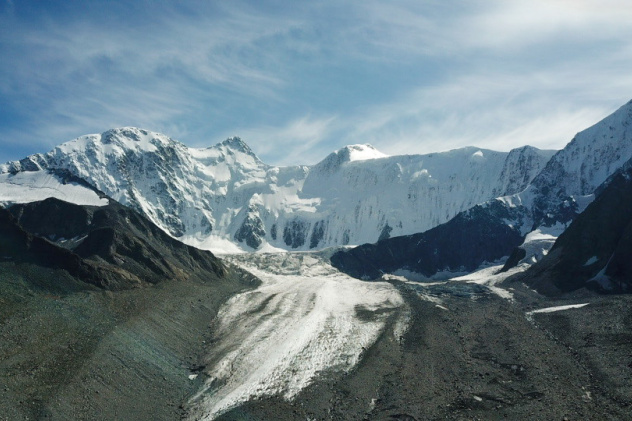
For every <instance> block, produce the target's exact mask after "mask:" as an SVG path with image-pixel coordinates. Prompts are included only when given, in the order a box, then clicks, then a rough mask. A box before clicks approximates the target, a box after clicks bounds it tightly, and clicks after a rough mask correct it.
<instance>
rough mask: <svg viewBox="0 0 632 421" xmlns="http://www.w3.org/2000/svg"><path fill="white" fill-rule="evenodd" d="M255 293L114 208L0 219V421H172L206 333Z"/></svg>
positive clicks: (60, 205)
mask: <svg viewBox="0 0 632 421" xmlns="http://www.w3.org/2000/svg"><path fill="white" fill-rule="evenodd" d="M34 234H39V235H41V236H45V237H46V239H45V238H43V237H40V236H37V235H34ZM53 240H54V241H53ZM61 245H65V246H66V247H62V246H61ZM256 284H257V281H256V280H255V279H254V278H253V277H252V276H250V275H248V274H245V273H242V272H239V271H237V270H235V269H234V268H231V267H226V266H225V265H223V264H222V263H221V262H220V261H219V260H218V259H217V258H215V257H214V256H213V255H212V254H211V253H210V252H204V251H199V250H196V249H193V248H190V247H188V246H186V245H184V244H181V243H179V242H177V241H175V240H173V239H171V238H170V237H168V236H166V235H165V234H164V233H163V232H162V231H160V230H159V229H158V228H156V227H155V226H154V225H153V224H151V223H150V222H149V221H148V220H147V219H145V218H144V217H142V216H141V215H139V214H137V213H136V212H134V211H131V210H129V209H127V208H125V207H122V206H120V205H118V204H116V203H111V204H110V205H109V206H106V207H102V208H91V207H83V206H76V205H71V204H68V203H64V202H60V201H57V200H46V201H44V202H39V203H33V204H29V205H19V206H15V207H13V208H11V212H9V211H7V210H4V209H0V419H11V420H22V419H54V420H69V419H73V420H112V419H135V420H174V419H179V418H180V417H181V415H182V410H181V405H183V404H184V403H185V401H186V400H187V399H188V397H189V396H191V395H192V394H193V393H195V391H196V390H197V389H198V387H199V386H200V383H199V382H200V381H201V379H200V380H195V379H194V380H191V379H190V378H189V376H190V375H192V374H195V372H196V370H198V369H199V361H201V360H202V358H201V357H202V355H204V354H205V353H206V352H207V351H208V344H207V342H208V341H209V340H210V333H211V332H210V328H209V324H210V323H211V322H212V320H213V319H214V317H215V315H216V313H217V311H218V309H219V307H220V306H221V304H222V303H224V302H225V301H226V300H227V299H228V298H229V297H230V296H231V295H232V294H235V293H236V292H239V291H241V290H243V289H245V288H249V287H253V286H255V285H256Z"/></svg>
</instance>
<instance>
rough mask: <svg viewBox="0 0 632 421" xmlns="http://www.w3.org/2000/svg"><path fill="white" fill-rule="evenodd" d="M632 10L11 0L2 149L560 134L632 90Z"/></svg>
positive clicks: (509, 4)
mask: <svg viewBox="0 0 632 421" xmlns="http://www.w3.org/2000/svg"><path fill="white" fill-rule="evenodd" d="M631 19H632V7H631V6H630V5H628V4H627V2H624V1H621V0H604V1H596V0H573V1H570V0H547V1H544V0H532V1H526V0H485V1H483V0H463V1H460V2H458V4H457V3H454V2H440V1H424V2H419V1H413V0H402V1H398V2H395V3H393V2H381V1H376V0H365V1H357V2H356V1H352V2H337V1H333V0H324V1H319V2H305V3H295V4H294V5H293V7H291V8H290V7H283V6H282V5H280V4H278V3H277V2H274V1H257V2H254V1H235V2H204V1H196V0H188V1H173V2H171V1H166V2H160V3H155V2H147V1H139V2H133V3H131V2H123V1H111V2H107V3H105V2H87V3H85V4H82V6H81V7H79V6H78V5H77V4H75V3H71V2H64V1H57V0H51V1H50V2H46V3H41V2H36V1H32V0H24V1H21V2H15V3H12V2H7V1H5V2H4V3H2V5H0V54H1V55H2V57H3V60H2V61H0V104H1V106H2V112H1V113H0V144H1V145H2V148H0V160H6V159H18V158H20V157H21V156H23V155H25V154H26V153H32V152H35V151H42V150H46V149H48V148H50V147H52V146H53V145H55V144H57V143H60V142H63V141H65V140H68V139H71V138H73V137H75V136H78V135H81V134H85V133H93V132H98V131H103V130H107V129H109V128H111V127H113V126H120V125H133V126H141V127H145V128H148V129H151V130H158V131H163V132H165V133H166V134H168V135H170V136H172V137H175V138H177V139H179V140H181V141H183V142H185V143H187V144H190V145H192V146H201V145H208V144H213V143H216V142H219V141H221V140H222V139H223V137H224V136H226V135H227V134H231V135H233V134H234V135H240V136H241V137H242V138H244V140H246V142H248V143H249V144H251V146H252V147H253V149H254V150H255V152H257V153H258V154H259V155H261V156H262V158H264V160H266V161H267V162H270V163H273V164H290V163H313V162H316V161H318V160H320V159H322V158H323V157H324V156H325V155H326V154H327V153H329V152H330V151H332V150H335V149H337V148H340V147H342V146H344V144H348V143H365V142H368V143H373V144H374V145H375V146H377V147H378V148H380V149H382V150H383V151H384V152H386V153H391V154H393V153H404V152H406V153H421V152H429V151H433V150H445V149H451V148H455V147H459V146H464V145H479V146H481V147H491V148H496V149H509V148H511V147H516V146H521V145H523V144H525V143H530V144H533V145H535V146H539V147H544V148H559V147H562V146H563V145H564V143H566V142H567V141H569V140H570V138H571V137H572V135H573V134H574V133H575V132H576V131H579V130H581V129H583V128H585V127H587V126H589V125H591V124H592V123H594V122H596V120H597V119H599V118H601V117H603V116H605V115H606V114H607V113H609V112H612V111H613V110H614V109H616V108H617V107H618V106H619V105H622V104H623V103H624V102H625V101H627V100H629V99H630V97H631V96H632V94H631V92H632V78H631V77H629V76H628V75H630V74H632V72H630V68H631V67H632V54H631V53H632V26H630V25H629V22H630V20H631ZM20 145H21V146H20ZM21 151H22V152H21ZM16 154H17V156H16Z"/></svg>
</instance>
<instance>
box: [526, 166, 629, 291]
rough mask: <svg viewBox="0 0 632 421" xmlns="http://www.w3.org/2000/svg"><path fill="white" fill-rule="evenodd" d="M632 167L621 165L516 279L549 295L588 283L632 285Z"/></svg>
mask: <svg viewBox="0 0 632 421" xmlns="http://www.w3.org/2000/svg"><path fill="white" fill-rule="evenodd" d="M630 256H632V170H629V169H628V170H621V171H619V172H618V173H616V174H615V175H614V176H613V177H612V178H611V179H609V180H608V181H607V182H606V183H605V185H604V186H603V187H602V188H600V191H599V192H598V197H597V198H596V199H595V201H594V202H592V203H591V204H590V205H589V206H588V207H587V208H586V210H585V211H584V212H582V213H581V214H580V215H579V216H578V217H577V218H576V219H575V220H574V221H573V223H571V225H570V226H569V227H568V228H567V229H566V230H565V231H564V232H563V233H562V234H561V235H560V236H559V238H558V239H557V241H556V242H555V244H554V245H553V248H552V249H551V251H550V252H549V253H548V254H547V255H546V256H545V257H544V258H543V259H542V260H541V261H540V262H538V263H537V264H535V265H533V266H532V267H531V268H529V270H528V271H527V272H526V273H524V274H521V275H518V276H517V277H516V279H519V280H521V281H523V282H525V283H527V284H528V285H530V286H532V287H534V288H535V289H537V290H538V291H539V292H541V293H544V294H547V295H557V294H561V293H567V292H570V291H574V290H577V289H580V288H583V287H588V288H592V289H597V290H599V291H601V292H616V293H621V292H630V291H632V259H631V258H630Z"/></svg>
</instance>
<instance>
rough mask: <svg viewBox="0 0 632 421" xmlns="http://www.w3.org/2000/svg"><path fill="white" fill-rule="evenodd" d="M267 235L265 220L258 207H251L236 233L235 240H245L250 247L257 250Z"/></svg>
mask: <svg viewBox="0 0 632 421" xmlns="http://www.w3.org/2000/svg"><path fill="white" fill-rule="evenodd" d="M265 235H266V231H265V229H264V226H263V221H262V220H261V218H260V217H259V215H258V214H257V212H256V209H255V208H254V207H250V208H249V209H248V214H247V215H246V218H245V219H244V222H243V223H242V224H241V227H239V229H238V230H237V232H236V233H235V240H237V241H239V242H240V243H243V242H245V243H246V244H247V245H248V247H250V248H252V249H255V250H256V249H258V248H259V246H261V243H262V242H263V238H264V237H265Z"/></svg>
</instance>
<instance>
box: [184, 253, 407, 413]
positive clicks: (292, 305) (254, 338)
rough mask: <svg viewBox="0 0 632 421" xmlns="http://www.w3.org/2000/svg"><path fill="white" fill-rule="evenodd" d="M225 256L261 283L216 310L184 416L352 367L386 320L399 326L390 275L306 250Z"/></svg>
mask: <svg viewBox="0 0 632 421" xmlns="http://www.w3.org/2000/svg"><path fill="white" fill-rule="evenodd" d="M225 258H226V260H228V261H232V263H235V264H237V265H239V266H241V267H243V268H244V269H246V270H248V271H250V272H251V273H253V274H254V275H256V276H258V277H259V278H260V279H261V280H262V282H263V284H262V285H261V286H260V287H259V288H257V289H256V290H254V291H249V292H246V293H243V294H239V295H237V296H235V297H233V298H232V299H231V300H229V301H228V302H227V303H226V304H225V305H224V306H223V307H222V309H221V310H220V313H219V315H218V318H217V320H218V322H217V324H216V326H215V338H214V341H213V347H212V350H211V353H210V354H209V355H208V356H207V364H206V369H205V374H206V375H207V376H208V378H207V379H206V381H205V383H204V386H203V388H202V389H201V390H200V391H199V393H198V394H197V395H196V396H194V397H193V398H192V400H191V401H190V404H191V407H192V411H191V419H196V420H199V419H202V420H212V419H214V418H215V417H216V416H218V415H220V414H222V413H224V412H226V411H227V410H229V409H231V408H233V407H235V406H237V405H239V404H240V403H243V402H246V401H248V400H250V399H253V398H258V397H263V396H271V395H281V396H283V397H284V398H286V399H292V398H293V397H294V396H296V395H297V394H298V393H299V392H300V391H301V390H302V389H303V388H305V387H306V386H308V385H309V384H310V383H311V382H312V381H313V380H314V379H315V378H316V377H317V376H318V375H319V373H321V372H324V371H325V370H334V371H337V372H345V371H348V370H350V369H352V368H353V367H354V366H355V365H356V364H357V363H358V361H359V360H360V358H361V357H362V353H363V352H364V350H366V349H367V348H368V347H370V346H371V345H372V344H373V343H374V342H375V341H376V340H377V338H378V337H379V335H380V334H381V333H382V332H383V331H384V330H385V329H386V328H387V326H395V328H394V329H393V331H392V334H393V335H394V336H395V337H396V338H399V336H400V335H402V334H403V332H404V329H405V323H406V320H407V311H406V309H405V306H404V300H403V299H402V297H401V296H400V294H399V292H398V291H397V289H396V288H395V287H393V286H392V285H391V284H389V283H386V282H373V283H370V282H363V281H359V280H357V279H354V278H351V277H349V276H347V275H344V274H342V273H340V272H338V271H336V270H335V269H334V268H332V267H331V266H330V265H329V264H328V263H326V262H325V261H324V260H323V259H322V258H320V257H318V256H317V255H313V254H309V253H279V254H258V255H253V254H249V255H234V256H225Z"/></svg>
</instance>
